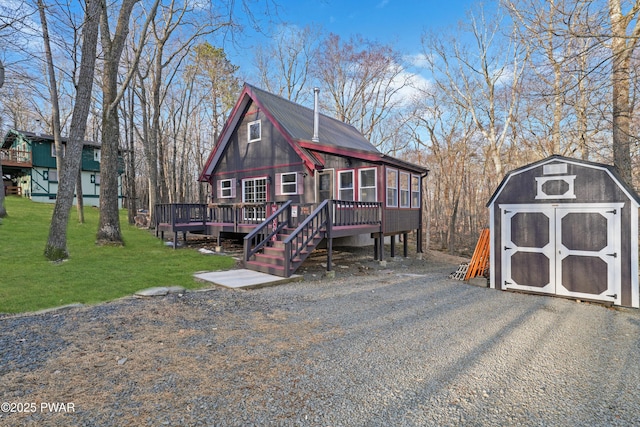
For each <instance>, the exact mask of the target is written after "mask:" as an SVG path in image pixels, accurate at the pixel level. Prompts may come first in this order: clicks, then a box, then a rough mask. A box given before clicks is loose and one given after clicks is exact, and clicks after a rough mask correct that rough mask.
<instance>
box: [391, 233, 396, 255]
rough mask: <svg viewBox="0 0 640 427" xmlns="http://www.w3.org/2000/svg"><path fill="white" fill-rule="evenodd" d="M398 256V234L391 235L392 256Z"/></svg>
mask: <svg viewBox="0 0 640 427" xmlns="http://www.w3.org/2000/svg"><path fill="white" fill-rule="evenodd" d="M395 257H396V236H395V235H392V236H391V258H395Z"/></svg>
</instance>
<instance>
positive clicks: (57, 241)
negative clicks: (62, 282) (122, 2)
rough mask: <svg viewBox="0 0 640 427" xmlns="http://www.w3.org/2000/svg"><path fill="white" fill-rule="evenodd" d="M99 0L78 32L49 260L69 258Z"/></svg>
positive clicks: (92, 2)
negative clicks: (77, 69)
mask: <svg viewBox="0 0 640 427" xmlns="http://www.w3.org/2000/svg"><path fill="white" fill-rule="evenodd" d="M101 5H102V3H101V2H100V0H87V8H86V15H85V19H84V27H83V34H82V58H81V60H80V61H81V62H80V72H79V76H78V84H77V87H76V99H75V104H74V106H73V117H72V119H71V127H70V129H69V140H68V141H67V157H66V161H65V162H64V164H63V168H62V175H61V177H60V179H59V185H58V195H57V197H56V203H55V206H54V208H53V216H52V218H51V226H50V228H49V238H48V240H47V244H46V246H45V250H44V254H45V256H46V257H47V258H48V259H50V260H52V261H59V260H62V259H65V258H68V257H69V253H68V251H67V223H68V220H69V211H70V210H71V206H72V204H73V193H74V189H75V178H76V177H77V176H78V173H79V170H80V161H81V157H82V146H83V141H84V136H85V131H86V127H87V117H88V115H89V107H90V106H91V92H92V89H93V77H94V72H95V65H96V50H97V44H98V22H99V20H98V17H99V11H100V8H101Z"/></svg>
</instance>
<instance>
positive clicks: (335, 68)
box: [316, 34, 412, 148]
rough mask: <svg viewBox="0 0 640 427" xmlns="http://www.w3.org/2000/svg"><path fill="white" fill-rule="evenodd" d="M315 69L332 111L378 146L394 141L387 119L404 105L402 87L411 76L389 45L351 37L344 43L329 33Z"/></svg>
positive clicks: (382, 146)
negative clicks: (328, 98) (386, 126)
mask: <svg viewBox="0 0 640 427" xmlns="http://www.w3.org/2000/svg"><path fill="white" fill-rule="evenodd" d="M318 58H319V59H318V67H317V69H316V71H317V73H318V77H319V79H320V80H321V81H322V84H323V86H324V88H325V89H326V90H327V91H328V93H329V95H328V96H329V97H330V99H331V107H332V110H333V114H334V115H335V116H336V117H337V118H338V119H340V120H342V121H344V122H346V123H349V124H351V125H353V126H354V127H356V128H357V129H358V130H359V131H360V133H362V134H363V135H364V137H365V138H367V139H368V140H370V141H371V142H372V143H373V144H375V145H376V146H378V147H381V148H385V146H386V145H387V144H388V143H390V142H391V141H392V140H393V136H394V131H393V129H394V128H393V127H392V126H389V127H388V129H389V130H390V132H385V131H384V130H385V125H384V124H385V123H386V121H387V120H392V121H393V120H395V119H396V118H395V117H394V114H396V113H398V112H399V111H400V110H401V109H402V107H403V102H404V100H403V97H402V96H401V94H402V90H403V89H405V88H407V87H408V86H409V84H410V83H411V77H412V76H411V75H410V74H409V73H406V72H405V70H404V68H403V66H402V58H401V56H400V54H399V53H398V52H396V51H395V50H394V49H393V48H392V47H391V46H385V45H381V44H378V43H374V42H370V41H368V40H365V39H363V38H361V37H354V38H352V39H351V40H349V41H347V42H343V41H342V39H341V38H340V37H339V36H338V35H335V34H330V35H329V36H328V37H327V39H326V40H325V41H324V42H323V44H322V46H321V48H320V53H319V55H318Z"/></svg>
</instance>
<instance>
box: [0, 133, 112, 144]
mask: <svg viewBox="0 0 640 427" xmlns="http://www.w3.org/2000/svg"><path fill="white" fill-rule="evenodd" d="M18 136H22V137H23V138H25V139H27V140H29V141H31V142H51V143H52V142H53V141H54V138H53V135H39V134H37V133H33V132H26V131H23V130H15V129H11V130H10V131H9V132H7V134H6V135H5V136H4V139H3V140H2V148H10V147H11V146H12V145H13V143H14V142H15V140H16V139H17V138H18ZM68 140H69V138H67V137H62V143H63V144H66V143H67V141H68ZM83 144H84V145H85V146H89V147H96V148H100V143H99V142H94V141H84V142H83Z"/></svg>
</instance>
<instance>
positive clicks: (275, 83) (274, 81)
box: [255, 25, 320, 103]
mask: <svg viewBox="0 0 640 427" xmlns="http://www.w3.org/2000/svg"><path fill="white" fill-rule="evenodd" d="M319 41H320V31H319V30H318V29H316V28H314V27H310V26H307V27H304V28H300V27H297V26H295V25H283V26H281V27H279V29H278V31H277V33H276V34H275V36H274V38H273V39H272V43H271V44H270V45H268V46H262V47H259V48H258V50H257V51H256V55H255V63H256V66H257V68H258V73H259V78H260V82H261V84H262V87H264V88H265V89H266V90H268V91H269V92H271V93H275V94H277V95H280V96H282V97H284V98H286V99H288V100H290V101H293V102H296V103H301V102H305V101H307V100H308V99H307V98H308V97H309V96H310V95H309V94H310V93H311V91H310V90H309V87H308V86H309V81H310V80H311V79H312V78H313V73H312V71H313V67H314V66H315V62H316V60H317V54H318V48H319Z"/></svg>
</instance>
